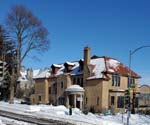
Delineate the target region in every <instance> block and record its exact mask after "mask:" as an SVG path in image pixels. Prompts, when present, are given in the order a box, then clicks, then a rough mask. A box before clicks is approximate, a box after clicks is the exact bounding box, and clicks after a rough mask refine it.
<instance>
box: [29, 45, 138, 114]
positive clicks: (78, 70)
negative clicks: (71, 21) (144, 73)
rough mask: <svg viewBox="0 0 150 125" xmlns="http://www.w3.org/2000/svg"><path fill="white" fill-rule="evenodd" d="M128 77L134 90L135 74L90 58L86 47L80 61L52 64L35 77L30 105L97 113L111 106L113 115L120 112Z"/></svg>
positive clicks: (109, 61)
mask: <svg viewBox="0 0 150 125" xmlns="http://www.w3.org/2000/svg"><path fill="white" fill-rule="evenodd" d="M129 73H131V81H132V84H135V86H136V87H137V86H138V79H139V78H140V76H139V75H138V74H136V73H135V72H133V71H131V70H130V69H129V68H128V67H127V66H125V65H124V64H123V63H121V62H119V61H118V60H116V59H114V58H111V57H106V56H102V57H99V56H92V57H91V56H90V47H85V48H84V57H83V59H79V60H78V61H73V62H65V63H63V64H52V65H51V68H50V69H48V70H45V71H44V72H41V73H40V74H39V75H37V76H36V77H34V80H35V92H34V94H33V95H31V101H32V104H53V105H65V106H67V107H69V106H72V107H77V108H80V109H83V108H88V109H90V108H94V110H95V111H96V112H103V111H105V110H106V109H108V108H109V107H110V106H113V108H114V110H115V112H122V111H124V107H125V105H124V94H125V90H127V89H128V87H129Z"/></svg>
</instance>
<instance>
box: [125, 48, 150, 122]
mask: <svg viewBox="0 0 150 125" xmlns="http://www.w3.org/2000/svg"><path fill="white" fill-rule="evenodd" d="M146 47H150V46H147V45H146V46H140V47H138V48H136V49H135V50H133V51H131V50H130V53H129V85H128V91H130V85H131V78H132V72H131V63H132V56H133V54H134V53H136V52H137V51H138V50H140V49H143V48H146ZM131 112H132V114H135V108H134V97H133V100H132V109H131V106H130V99H129V105H128V116H127V125H129V118H130V113H131Z"/></svg>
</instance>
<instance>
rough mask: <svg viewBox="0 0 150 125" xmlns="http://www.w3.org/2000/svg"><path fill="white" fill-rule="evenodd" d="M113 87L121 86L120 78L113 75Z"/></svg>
mask: <svg viewBox="0 0 150 125" xmlns="http://www.w3.org/2000/svg"><path fill="white" fill-rule="evenodd" d="M112 86H120V76H119V75H112Z"/></svg>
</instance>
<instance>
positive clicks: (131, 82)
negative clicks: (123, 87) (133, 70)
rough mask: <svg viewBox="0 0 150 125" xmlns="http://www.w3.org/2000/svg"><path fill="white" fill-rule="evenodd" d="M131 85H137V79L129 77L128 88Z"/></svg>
mask: <svg viewBox="0 0 150 125" xmlns="http://www.w3.org/2000/svg"><path fill="white" fill-rule="evenodd" d="M131 84H135V79H134V78H132V77H128V87H130V85H131Z"/></svg>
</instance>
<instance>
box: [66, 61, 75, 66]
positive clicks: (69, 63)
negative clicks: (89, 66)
mask: <svg viewBox="0 0 150 125" xmlns="http://www.w3.org/2000/svg"><path fill="white" fill-rule="evenodd" d="M65 63H66V64H68V65H70V66H74V63H72V62H68V61H67V62H65Z"/></svg>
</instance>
